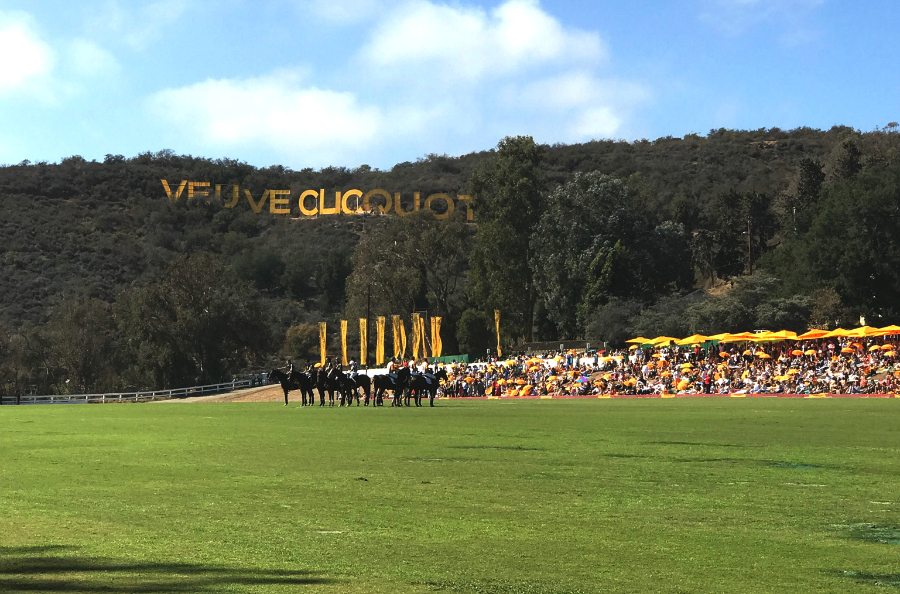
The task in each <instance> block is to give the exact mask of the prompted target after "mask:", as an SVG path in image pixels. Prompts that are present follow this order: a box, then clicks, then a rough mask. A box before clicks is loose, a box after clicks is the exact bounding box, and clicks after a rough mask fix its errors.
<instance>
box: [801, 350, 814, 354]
mask: <svg viewBox="0 0 900 594" xmlns="http://www.w3.org/2000/svg"><path fill="white" fill-rule="evenodd" d="M803 354H804V355H815V354H816V351H815V349H809V350H808V351H805V352H804V353H803Z"/></svg>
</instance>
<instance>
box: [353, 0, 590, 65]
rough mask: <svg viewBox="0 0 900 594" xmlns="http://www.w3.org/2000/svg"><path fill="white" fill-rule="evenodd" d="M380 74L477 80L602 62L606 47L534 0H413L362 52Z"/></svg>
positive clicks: (388, 20)
mask: <svg viewBox="0 0 900 594" xmlns="http://www.w3.org/2000/svg"><path fill="white" fill-rule="evenodd" d="M361 55H362V58H363V60H364V61H365V62H366V63H368V64H370V65H372V66H373V67H375V68H378V69H379V74H382V75H383V74H393V75H398V74H399V75H401V76H409V73H410V72H411V71H422V72H424V73H427V74H428V78H429V79H431V78H435V77H438V78H440V79H443V80H445V81H447V80H457V81H477V80H480V79H484V78H488V77H498V76H508V75H512V74H516V73H520V72H523V71H527V70H529V69H531V68H535V67H538V66H543V65H547V64H553V63H567V64H571V63H573V62H587V63H597V62H599V61H600V60H602V59H603V58H604V57H605V55H606V50H605V47H604V44H603V42H602V41H601V39H600V37H599V35H597V34H596V33H591V32H586V31H581V30H578V29H567V28H566V27H564V26H563V25H562V24H561V23H560V22H559V21H558V20H556V19H555V18H554V17H553V16H551V15H550V14H548V13H547V12H545V11H544V10H543V9H542V8H541V7H540V5H539V4H538V2H537V1H536V0H507V1H506V2H504V3H503V4H501V5H499V6H498V7H496V8H495V9H493V10H492V11H490V13H488V12H486V11H484V10H483V9H481V8H477V7H463V6H457V5H449V4H440V3H436V2H428V1H425V0H414V1H411V2H407V3H404V4H401V5H399V6H398V7H397V8H396V9H395V10H393V11H392V12H390V13H388V14H387V15H386V17H385V18H384V19H383V20H382V21H381V22H380V23H379V24H378V25H377V26H376V27H375V30H374V31H373V33H372V35H371V38H370V39H369V41H368V43H366V45H365V46H364V47H363V49H362V52H361Z"/></svg>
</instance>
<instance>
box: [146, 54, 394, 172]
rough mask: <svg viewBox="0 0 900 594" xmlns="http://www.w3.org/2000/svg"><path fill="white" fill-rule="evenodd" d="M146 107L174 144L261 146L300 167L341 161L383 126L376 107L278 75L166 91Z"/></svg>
mask: <svg viewBox="0 0 900 594" xmlns="http://www.w3.org/2000/svg"><path fill="white" fill-rule="evenodd" d="M149 105H150V108H151V110H152V111H153V112H154V113H155V114H156V115H157V116H158V117H160V118H162V119H163V120H165V121H167V122H169V123H170V124H172V126H173V127H174V129H175V130H177V135H178V137H179V138H180V139H182V140H181V141H180V142H181V143H182V144H192V143H196V144H197V145H199V146H201V147H203V148H204V149H205V150H207V151H208V150H210V148H212V147H220V148H221V149H234V148H240V147H246V146H248V145H249V146H256V147H263V148H269V149H274V150H276V151H278V152H279V153H280V154H282V155H285V156H286V157H289V158H291V159H292V160H293V161H294V163H303V164H306V165H319V166H321V165H328V164H332V161H333V160H334V159H342V158H346V156H347V155H348V154H350V153H352V152H358V151H359V148H360V147H365V146H366V145H368V144H370V143H372V142H374V141H375V138H376V136H377V135H378V134H379V132H381V131H382V130H383V127H384V117H383V115H382V112H381V110H380V109H379V108H378V107H375V106H371V105H364V104H361V103H360V101H359V99H358V98H357V97H356V96H355V95H354V94H352V93H348V92H339V91H332V90H327V89H320V88H317V87H315V86H307V85H303V84H302V83H301V81H300V79H299V77H298V76H296V75H295V74H291V73H283V72H282V73H275V74H271V75H268V76H263V77H257V78H248V79H218V80H206V81H203V82H200V83H196V84H193V85H189V86H185V87H179V88H173V89H166V90H163V91H159V92H158V93H156V94H154V95H153V96H152V97H151V98H150V100H149ZM184 139H188V140H184ZM179 150H181V149H179Z"/></svg>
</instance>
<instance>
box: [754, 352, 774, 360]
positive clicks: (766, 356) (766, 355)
mask: <svg viewBox="0 0 900 594" xmlns="http://www.w3.org/2000/svg"><path fill="white" fill-rule="evenodd" d="M756 357H757V358H758V359H771V358H772V355H770V354H769V353H756Z"/></svg>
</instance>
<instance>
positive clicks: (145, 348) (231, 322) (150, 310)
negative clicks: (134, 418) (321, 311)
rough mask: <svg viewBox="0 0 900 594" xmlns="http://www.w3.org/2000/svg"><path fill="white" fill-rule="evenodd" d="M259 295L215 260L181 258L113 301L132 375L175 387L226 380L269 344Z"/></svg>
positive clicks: (134, 378)
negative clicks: (163, 271) (158, 276)
mask: <svg viewBox="0 0 900 594" xmlns="http://www.w3.org/2000/svg"><path fill="white" fill-rule="evenodd" d="M263 311H264V310H263V309H262V308H261V307H260V295H259V293H257V292H256V291H255V290H254V289H253V288H252V287H251V286H249V285H248V284H247V283H245V282H244V281H241V280H240V279H238V278H237V277H236V276H235V274H234V273H233V272H231V271H230V270H229V269H228V268H226V267H225V266H224V265H223V264H222V263H220V262H219V261H218V260H216V259H214V258H212V257H210V256H207V255H194V256H188V257H185V258H179V259H177V260H176V261H175V262H173V263H172V265H171V266H170V267H169V269H168V270H167V272H166V273H165V274H164V275H163V276H162V277H161V278H159V279H157V281H156V282H154V283H152V284H149V285H146V286H139V287H134V288H132V289H130V290H128V291H126V292H124V293H123V294H122V295H121V296H120V298H119V299H118V300H117V302H116V313H117V317H118V320H119V325H120V332H121V333H122V337H123V340H124V343H125V348H126V351H127V353H128V355H129V361H130V362H129V365H128V366H127V369H126V372H128V374H129V376H130V379H131V380H132V381H135V382H137V383H140V384H141V385H143V386H153V387H172V386H179V385H190V384H193V383H196V382H216V381H223V380H227V379H228V378H229V377H230V376H231V375H232V374H234V373H237V372H239V371H243V370H246V369H247V367H248V366H250V365H253V364H255V363H256V362H257V361H258V360H259V358H260V356H261V355H262V354H263V353H265V352H266V351H267V350H268V349H269V348H270V347H271V340H270V337H269V329H268V327H267V325H266V323H265V320H264V317H263V316H264V313H263Z"/></svg>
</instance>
